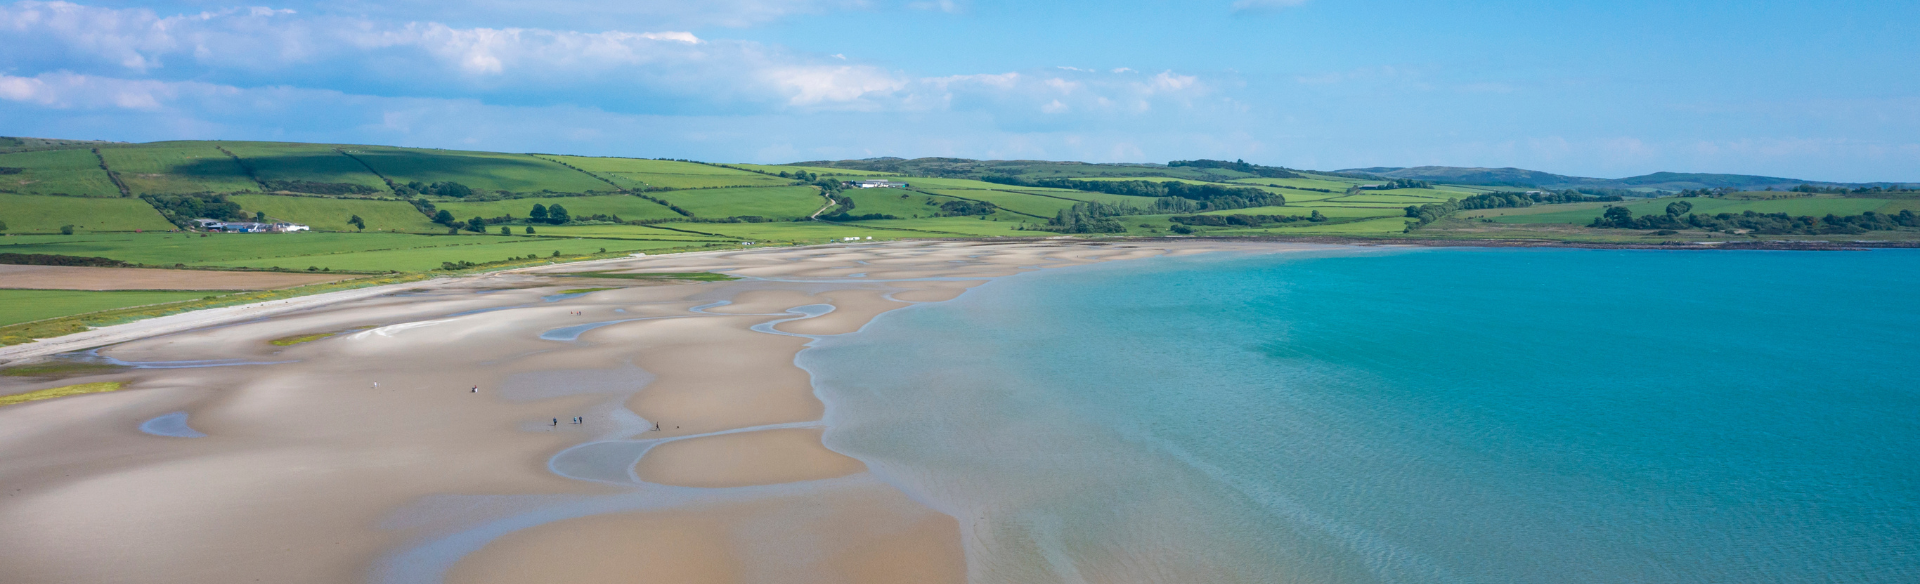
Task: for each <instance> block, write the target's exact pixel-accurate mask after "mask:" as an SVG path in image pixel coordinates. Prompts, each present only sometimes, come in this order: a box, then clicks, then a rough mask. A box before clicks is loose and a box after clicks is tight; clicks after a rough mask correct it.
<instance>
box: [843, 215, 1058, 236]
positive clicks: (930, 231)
mask: <svg viewBox="0 0 1920 584" xmlns="http://www.w3.org/2000/svg"><path fill="white" fill-rule="evenodd" d="M1020 223H1021V222H1019V221H993V220H982V219H978V218H974V217H936V218H932V219H881V220H877V221H861V222H858V223H851V224H849V225H856V226H860V227H873V228H884V229H905V230H912V231H919V232H924V233H922V234H918V235H916V234H912V233H900V234H896V235H895V237H955V236H969V237H1045V236H1049V235H1053V234H1052V233H1047V232H1044V231H1016V230H1015V228H1016V227H1019V226H1020ZM874 239H879V238H878V237H875V238H874Z"/></svg>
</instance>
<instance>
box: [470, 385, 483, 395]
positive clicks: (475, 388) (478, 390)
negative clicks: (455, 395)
mask: <svg viewBox="0 0 1920 584" xmlns="http://www.w3.org/2000/svg"><path fill="white" fill-rule="evenodd" d="M467 393H480V386H478V385H475V386H473V391H469V392H467Z"/></svg>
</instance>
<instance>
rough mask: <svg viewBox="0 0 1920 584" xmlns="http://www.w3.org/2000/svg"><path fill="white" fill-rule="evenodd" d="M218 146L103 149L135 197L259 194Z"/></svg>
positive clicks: (257, 187) (179, 144)
mask: <svg viewBox="0 0 1920 584" xmlns="http://www.w3.org/2000/svg"><path fill="white" fill-rule="evenodd" d="M215 144H216V143H214V142H154V143H151V144H141V145H138V146H113V147H109V148H101V149H100V156H101V157H103V158H106V160H107V167H108V168H111V169H113V172H114V173H116V174H118V175H120V182H124V183H126V184H127V189H128V190H131V191H133V194H135V195H146V194H159V193H198V192H213V193H231V192H237V191H258V190H260V184H259V183H256V182H253V179H251V178H248V177H247V173H246V170H245V169H242V168H240V163H238V162H234V160H233V157H230V156H227V155H226V154H223V153H221V152H220V151H219V150H217V149H215V148H214V145H215Z"/></svg>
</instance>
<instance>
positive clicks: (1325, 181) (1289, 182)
mask: <svg viewBox="0 0 1920 584" xmlns="http://www.w3.org/2000/svg"><path fill="white" fill-rule="evenodd" d="M1233 182H1236V183H1240V184H1247V185H1256V186H1281V187H1300V188H1309V189H1328V190H1333V191H1345V190H1347V187H1351V186H1353V185H1357V184H1362V183H1365V182H1367V181H1363V180H1359V179H1350V178H1345V177H1330V176H1318V175H1313V176H1312V177H1311V178H1257V177H1256V178H1242V179H1235V180H1234V181H1233Z"/></svg>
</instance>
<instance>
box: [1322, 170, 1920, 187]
mask: <svg viewBox="0 0 1920 584" xmlns="http://www.w3.org/2000/svg"><path fill="white" fill-rule="evenodd" d="M1334 172H1336V173H1338V174H1345V175H1350V176H1357V177H1362V178H1377V179H1383V180H1384V179H1408V180H1423V181H1429V182H1437V183H1448V184H1458V185H1481V186H1500V187H1526V188H1539V189H1630V190H1643V191H1656V190H1657V191H1676V192H1677V191H1685V190H1693V189H1719V188H1731V189H1739V190H1746V191H1759V190H1766V189H1767V188H1769V187H1771V188H1773V189H1775V190H1789V189H1792V188H1793V187H1796V186H1800V185H1813V186H1819V187H1848V188H1857V187H1868V186H1891V185H1896V184H1900V183H1837V182H1826V181H1817V180H1805V179H1797V178H1781V177H1775V176H1754V175H1746V174H1703V173H1687V172H1656V173H1653V174H1644V175H1640V176H1630V177H1626V178H1615V179H1610V178H1589V177H1582V176H1566V175H1560V174H1553V173H1549V172H1540V171H1537V170H1527V169H1524V168H1478V167H1460V166H1415V167H1410V168H1408V167H1397V166H1376V167H1369V168H1348V169H1343V170H1338V171H1334Z"/></svg>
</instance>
